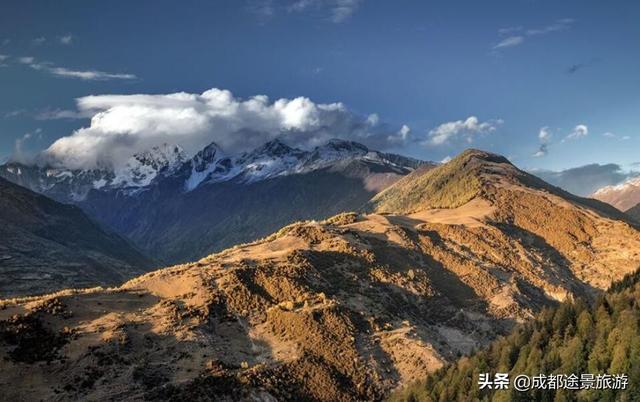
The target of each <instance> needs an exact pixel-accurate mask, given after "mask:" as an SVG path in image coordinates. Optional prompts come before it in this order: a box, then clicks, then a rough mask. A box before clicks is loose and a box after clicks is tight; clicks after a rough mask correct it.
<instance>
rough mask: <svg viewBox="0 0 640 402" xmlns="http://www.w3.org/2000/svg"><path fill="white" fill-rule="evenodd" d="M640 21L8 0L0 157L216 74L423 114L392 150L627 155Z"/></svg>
mask: <svg viewBox="0 0 640 402" xmlns="http://www.w3.org/2000/svg"><path fill="white" fill-rule="evenodd" d="M639 21H640V2H637V1H615V2H603V1H533V0H509V1H451V0H449V1H429V2H425V1H394V2H391V1H372V0H361V1H356V0H331V1H329V0H302V1H288V2H278V1H275V0H274V1H260V0H251V1H215V2H213V1H212V2H202V1H181V2H179V3H178V2H174V1H171V2H170V1H111V2H97V1H56V2H51V1H42V2H35V1H24V0H23V1H11V0H5V1H3V2H2V5H0V55H3V56H0V59H2V60H0V64H2V67H0V159H1V158H6V157H7V156H8V155H10V154H11V153H12V152H14V150H15V147H16V140H18V141H20V147H21V148H22V149H23V150H29V151H37V150H41V149H45V148H47V147H48V146H49V145H50V144H51V143H52V142H53V141H55V140H56V139H58V138H60V137H63V136H67V135H70V134H71V133H72V132H73V131H74V130H75V129H78V128H80V127H87V126H89V121H88V120H87V119H78V118H74V119H69V118H66V119H52V118H51V117H52V115H54V114H55V112H60V111H73V110H76V105H75V99H76V98H79V97H84V96H87V95H102V94H167V93H172V92H178V91H184V92H188V93H195V94H200V93H202V92H204V91H206V90H208V89H210V88H221V89H227V90H230V91H231V92H232V93H233V94H234V95H235V96H236V97H238V98H242V99H246V98H249V97H252V96H254V95H259V94H264V95H268V96H269V98H270V99H271V100H276V99H279V98H295V97H299V96H303V97H308V98H309V99H311V100H312V101H313V102H315V103H333V102H342V103H344V105H345V107H346V108H348V110H349V112H350V113H354V114H355V115H359V116H362V117H363V118H366V117H367V116H368V115H370V114H372V113H376V114H377V115H378V116H379V120H380V122H382V123H378V124H379V125H380V127H384V130H389V131H390V132H396V131H397V130H399V129H400V127H401V126H402V125H403V124H406V125H407V126H408V127H410V128H411V138H412V139H411V140H410V141H405V142H402V143H396V144H395V145H394V147H393V148H392V149H394V150H396V151H398V152H401V153H405V154H410V155H413V156H417V157H421V158H425V159H433V160H440V159H442V158H444V157H446V156H449V155H454V154H456V153H457V152H459V151H460V150H462V149H464V148H465V147H468V146H474V147H479V148H484V149H488V150H491V151H495V152H498V153H502V154H504V155H507V156H510V157H512V158H513V160H514V162H516V163H517V164H518V165H520V166H522V167H526V168H541V167H544V168H550V169H560V168H568V167H572V166H578V165H582V164H586V163H591V162H600V163H604V162H614V163H618V164H621V165H623V166H625V167H630V166H631V164H632V163H634V162H638V161H640V156H639V155H638V153H637V149H638V146H639V145H640V130H639V127H640V23H639ZM133 76H135V78H134V77H133ZM58 114H59V113H58ZM68 114H69V113H67V115H68ZM63 115H65V114H64V113H63ZM471 116H475V117H477V122H475V123H474V121H469V120H468V118H469V117H471ZM457 121H459V123H458V124H455V123H454V124H451V125H449V126H443V127H441V128H440V130H438V129H437V128H438V126H441V125H442V124H445V123H447V122H457ZM465 122H466V123H465ZM483 124H484V125H483ZM545 127H546V130H545V131H544V132H546V133H548V134H549V136H547V137H545V136H544V135H543V136H542V137H543V138H540V132H541V129H542V128H545ZM379 130H383V129H379ZM27 133H31V135H28V136H27V138H25V137H24V136H25V134H27ZM572 133H573V135H571V134H572ZM438 134H441V135H440V136H439V135H438ZM541 146H542V147H541ZM534 154H537V156H534Z"/></svg>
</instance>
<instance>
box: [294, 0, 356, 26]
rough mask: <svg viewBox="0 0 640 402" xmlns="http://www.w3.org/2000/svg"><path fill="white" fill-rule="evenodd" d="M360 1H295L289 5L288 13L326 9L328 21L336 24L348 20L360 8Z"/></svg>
mask: <svg viewBox="0 0 640 402" xmlns="http://www.w3.org/2000/svg"><path fill="white" fill-rule="evenodd" d="M361 2H362V1H361V0H297V1H294V2H293V3H291V4H290V5H289V6H288V7H287V10H288V11H289V12H303V11H306V10H307V9H309V8H318V9H327V10H328V11H329V14H330V17H329V19H330V20H331V21H332V22H334V23H336V24H338V23H341V22H344V21H346V20H348V19H349V18H350V17H351V16H352V15H353V14H354V13H355V12H356V10H357V9H358V7H359V6H360V3H361Z"/></svg>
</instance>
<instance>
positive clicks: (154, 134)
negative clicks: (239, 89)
mask: <svg viewBox="0 0 640 402" xmlns="http://www.w3.org/2000/svg"><path fill="white" fill-rule="evenodd" d="M77 109H78V111H77V113H78V114H80V115H91V116H92V117H91V123H90V125H89V126H88V127H83V128H80V129H78V130H76V131H75V132H73V133H72V134H71V135H69V136H66V137H63V138H60V139H58V140H57V141H56V142H55V143H53V144H52V145H51V146H50V147H49V148H48V149H47V150H46V151H44V152H43V155H42V158H44V160H43V161H42V162H44V163H51V164H54V165H62V166H66V167H68V168H94V167H99V166H115V167H118V166H121V165H122V164H123V163H125V161H126V159H127V158H128V157H129V156H131V155H132V154H133V153H135V152H139V151H142V150H146V149H148V148H150V147H152V146H154V145H158V144H162V143H170V144H179V145H181V146H182V147H183V148H185V150H186V151H187V152H188V153H190V154H193V153H195V152H197V151H198V150H200V149H202V148H203V147H204V146H206V145H208V144H209V143H211V142H216V143H217V144H218V145H219V146H221V147H222V149H224V150H225V151H228V152H238V151H243V150H248V149H252V148H255V147H257V146H259V145H262V144H263V143H264V142H266V141H269V140H272V139H274V138H282V139H283V140H284V141H285V142H287V143H289V144H291V145H294V146H299V147H303V148H310V147H313V146H316V145H320V144H322V143H324V142H326V141H327V140H329V139H331V138H343V139H349V140H354V141H359V142H363V143H365V144H367V145H369V146H371V147H374V148H375V149H384V148H385V147H386V148H388V147H391V146H393V145H396V144H395V143H394V141H392V140H390V139H389V138H388V137H389V132H388V130H387V129H386V126H385V125H384V124H380V125H378V126H375V127H372V126H371V125H370V124H369V122H368V121H367V118H366V117H364V116H359V115H356V114H354V113H353V112H351V111H349V110H348V109H347V108H346V107H345V106H344V105H343V104H342V103H330V104H319V103H314V102H313V101H311V100H310V99H308V98H304V97H299V98H295V99H278V100H275V101H271V100H269V98H267V97H266V96H264V95H258V96H254V97H251V98H248V99H240V98H236V97H234V96H233V94H232V93H231V92H229V91H226V90H221V89H210V90H208V91H205V92H203V93H202V94H191V93H185V92H179V93H173V94H166V95H144V94H139V95H97V96H86V97H83V98H79V99H77ZM67 113H68V112H65V113H64V115H63V116H58V117H66V116H68V114H67ZM385 130H386V131H385ZM398 134H399V135H400V138H401V137H402V135H404V136H405V137H406V136H407V135H408V127H407V128H406V129H405V128H401V129H400V131H399V132H398Z"/></svg>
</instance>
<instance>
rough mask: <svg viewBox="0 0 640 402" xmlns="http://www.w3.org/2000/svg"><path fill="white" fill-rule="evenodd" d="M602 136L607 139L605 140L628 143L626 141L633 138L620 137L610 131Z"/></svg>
mask: <svg viewBox="0 0 640 402" xmlns="http://www.w3.org/2000/svg"><path fill="white" fill-rule="evenodd" d="M602 136H603V137H605V138H611V139H614V140H619V141H626V140H630V139H631V137H630V136H628V135H623V136H619V135H617V134H614V133H612V132H610V131H607V132H606V133H603V134H602Z"/></svg>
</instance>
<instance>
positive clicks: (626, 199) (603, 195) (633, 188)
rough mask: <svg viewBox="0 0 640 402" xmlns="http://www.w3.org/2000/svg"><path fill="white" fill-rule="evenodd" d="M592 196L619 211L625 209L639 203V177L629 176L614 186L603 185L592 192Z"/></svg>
mask: <svg viewBox="0 0 640 402" xmlns="http://www.w3.org/2000/svg"><path fill="white" fill-rule="evenodd" d="M592 197H593V198H595V199H598V200H600V201H604V202H606V203H609V204H611V205H613V206H614V207H616V208H618V209H619V210H621V211H627V210H629V209H631V208H633V207H635V206H636V205H638V204H640V177H633V178H630V179H628V180H626V181H625V182H623V183H621V184H618V185H615V186H606V187H603V188H601V189H600V190H598V191H596V192H595V193H593V195H592Z"/></svg>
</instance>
